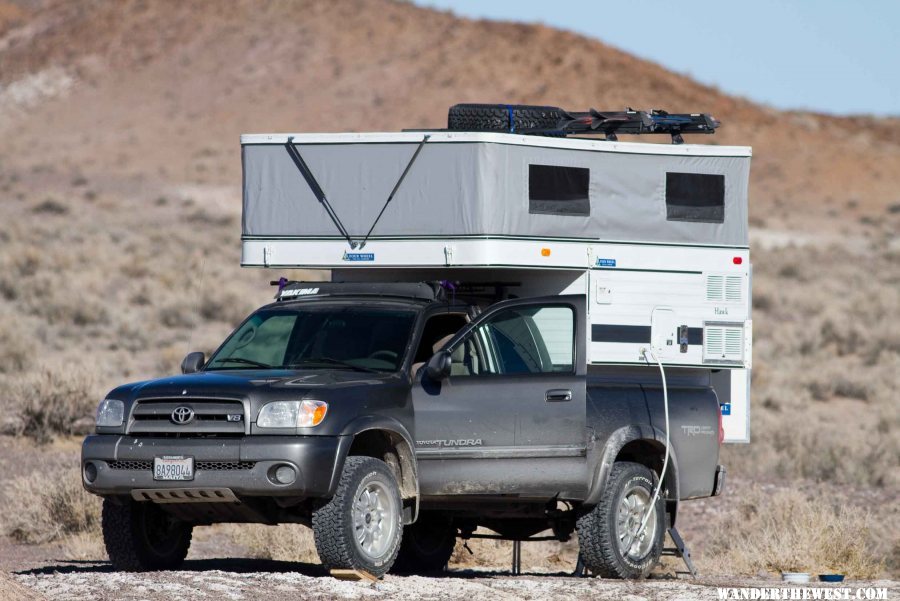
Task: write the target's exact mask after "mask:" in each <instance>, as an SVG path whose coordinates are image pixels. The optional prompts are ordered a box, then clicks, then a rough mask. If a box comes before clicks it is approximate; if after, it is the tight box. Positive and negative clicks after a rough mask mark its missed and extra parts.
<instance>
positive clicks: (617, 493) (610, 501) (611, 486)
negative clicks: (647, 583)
mask: <svg viewBox="0 0 900 601" xmlns="http://www.w3.org/2000/svg"><path fill="white" fill-rule="evenodd" d="M654 480H655V474H654V473H653V472H652V471H651V470H650V469H649V468H647V467H645V466H643V465H640V464H638V463H631V462H619V463H616V464H614V465H613V468H612V471H611V472H610V474H609V480H608V481H607V483H606V490H605V491H604V493H603V497H602V499H601V500H600V503H599V504H597V506H596V507H594V508H593V509H592V510H591V511H590V512H589V513H586V514H585V515H583V516H581V518H579V519H578V523H577V529H578V545H579V547H580V551H581V557H582V560H583V561H584V565H585V567H587V568H588V569H589V570H590V571H592V572H594V573H595V574H597V575H599V576H602V577H604V578H641V577H643V576H646V575H647V573H648V572H649V571H650V570H651V569H652V568H653V566H655V565H656V563H657V562H658V561H659V556H660V555H661V554H662V546H663V537H664V536H665V512H664V511H663V501H662V499H661V498H660V499H657V501H656V504H655V506H653V507H650V500H651V499H652V498H653V491H654V486H655V484H654ZM648 510H649V511H650V517H649V518H648V519H647V525H646V527H645V528H644V531H643V532H642V533H640V535H639V534H638V531H639V530H640V525H641V520H643V518H644V514H645V513H646V512H647V511H648Z"/></svg>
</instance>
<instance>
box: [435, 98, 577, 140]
mask: <svg viewBox="0 0 900 601" xmlns="http://www.w3.org/2000/svg"><path fill="white" fill-rule="evenodd" d="M510 110H512V123H510ZM562 119H563V110H562V109H561V108H559V107H555V106H533V105H528V104H511V105H505V104H457V105H454V106H451V107H450V111H449V114H448V115H447V128H448V129H451V130H456V131H502V132H510V131H512V132H523V133H527V132H528V131H529V130H535V129H539V130H553V129H556V128H557V127H558V126H559V123H560V121H561V120H562Z"/></svg>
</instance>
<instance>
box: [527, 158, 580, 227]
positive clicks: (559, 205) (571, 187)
mask: <svg viewBox="0 0 900 601" xmlns="http://www.w3.org/2000/svg"><path fill="white" fill-rule="evenodd" d="M590 180H591V171H590V169H586V168H584V167H559V166H556V165H528V212H529V213H531V214H533V215H580V216H588V215H590V214H591V201H590V197H589V193H588V192H589V189H590Z"/></svg>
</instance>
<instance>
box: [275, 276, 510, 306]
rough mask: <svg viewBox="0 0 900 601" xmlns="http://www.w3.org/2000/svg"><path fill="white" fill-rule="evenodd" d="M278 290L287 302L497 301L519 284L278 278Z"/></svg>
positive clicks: (508, 295) (279, 294)
mask: <svg viewBox="0 0 900 601" xmlns="http://www.w3.org/2000/svg"><path fill="white" fill-rule="evenodd" d="M269 283H270V284H271V285H272V286H277V287H278V292H276V293H275V300H277V301H288V300H295V299H298V298H306V297H314V296H390V297H398V298H411V299H416V300H425V301H443V300H451V301H452V300H454V299H455V298H457V297H460V298H478V299H487V300H490V301H491V302H497V301H500V300H505V299H507V298H510V297H511V295H510V293H509V289H510V288H515V287H517V286H521V283H520V282H460V281H456V280H435V281H427V282H370V281H365V282H302V281H296V280H289V279H287V278H279V279H277V280H272V281H271V282H269Z"/></svg>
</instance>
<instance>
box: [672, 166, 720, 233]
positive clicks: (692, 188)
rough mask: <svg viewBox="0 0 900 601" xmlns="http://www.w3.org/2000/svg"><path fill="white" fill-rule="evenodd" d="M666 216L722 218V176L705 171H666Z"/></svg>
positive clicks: (703, 219) (677, 218)
mask: <svg viewBox="0 0 900 601" xmlns="http://www.w3.org/2000/svg"><path fill="white" fill-rule="evenodd" d="M666 219H668V220H669V221H700V222H704V223H722V222H724V221H725V176H724V175H710V174H706V173H666Z"/></svg>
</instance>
